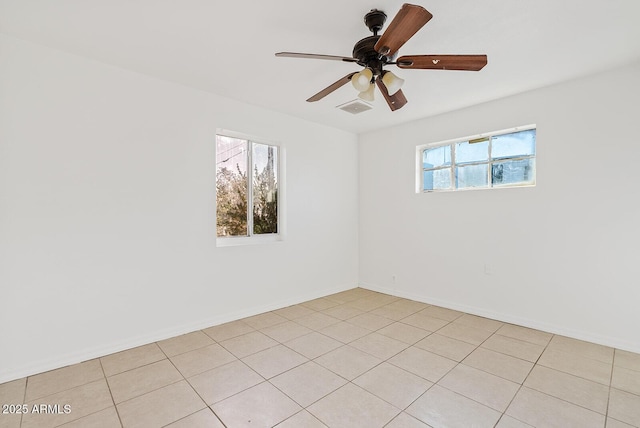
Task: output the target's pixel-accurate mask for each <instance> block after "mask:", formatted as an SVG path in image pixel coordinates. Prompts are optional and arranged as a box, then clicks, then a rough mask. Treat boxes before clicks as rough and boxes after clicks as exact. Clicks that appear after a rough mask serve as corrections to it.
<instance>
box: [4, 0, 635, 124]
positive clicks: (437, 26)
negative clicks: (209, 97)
mask: <svg viewBox="0 0 640 428" xmlns="http://www.w3.org/2000/svg"><path fill="white" fill-rule="evenodd" d="M402 3H403V2H402V1H397V0H348V1H345V0H324V1H322V2H316V1H313V2H312V1H304V0H273V1H262V2H261V1H251V2H245V1H222V0H208V1H205V0H180V1H177V0H101V1H100V0H0V32H3V33H5V34H9V35H12V36H15V37H19V38H22V39H26V40H29V41H33V42H36V43H40V44H43V45H46V46H50V47H53V48H56V49H60V50H62V51H66V52H70V53H74V54H78V55H83V56H86V57H89V58H92V59H95V60H98V61H102V62H104V63H108V64H113V65H116V66H119V67H123V68H126V69H130V70H133V71H137V72H140V73H144V74H147V75H150V76H155V77H158V78H161V79H165V80H169V81H173V82H177V83H181V84H184V85H187V86H190V87H193V88H198V89H202V90H205V91H209V92H213V93H216V94H220V95H223V96H227V97H231V98H235V99H237V100H240V101H244V102H247V103H250V104H254V105H258V106H262V107H266V108H269V109H272V110H276V111H281V112H284V113H287V114H290V115H293V116H297V117H300V118H304V119H307V120H310V121H314V122H318V123H323V124H326V125H330V126H333V127H336V128H341V129H344V130H347V131H352V132H366V131H370V130H374V129H377V128H381V127H385V126H390V125H394V124H398V123H402V122H406V121H409V120H413V119H417V118H421V117H425V116H430V115H434V114H438V113H442V112H445V111H450V110H455V109H458V108H462V107H465V106H469V105H473V104H477V103H480V102H484V101H488V100H491V99H496V98H500V97H504V96H507V95H511V94H515V93H519V92H523V91H527V90H530V89H534V88H538V87H542V86H546V85H550V84H553V83H556V82H561V81H564V80H568V79H571V78H574V77H578V76H583V75H587V74H591V73H594V72H598V71H601V70H605V69H609V68H613V67H615V66H618V65H621V64H625V63H629V62H632V61H636V60H638V59H640V25H638V23H637V20H638V17H639V16H640V1H638V0H609V1H607V2H602V1H597V2H596V1H589V0H561V1H558V0H483V1H477V0H456V1H452V0H419V1H418V0H416V1H415V3H417V4H420V5H422V6H424V7H425V8H426V9H427V10H429V11H430V12H431V13H432V14H433V16H434V17H433V19H432V20H431V21H430V22H429V23H427V25H426V26H425V27H423V28H422V30H420V31H419V32H418V33H417V34H416V35H415V36H414V37H413V38H412V39H411V40H409V42H407V43H406V44H405V45H404V46H403V47H402V49H401V50H400V52H399V53H400V55H410V54H487V55H488V58H489V63H488V65H487V66H486V67H485V68H484V69H483V70H482V71H480V72H460V71H436V70H400V69H396V68H395V67H394V66H390V68H389V69H391V70H393V71H394V72H395V73H396V74H397V75H399V76H400V77H403V78H404V79H405V80H406V83H405V86H404V87H403V91H404V93H405V95H406V97H407V99H408V100H409V103H408V104H407V105H406V106H405V107H404V108H402V109H401V110H398V111H396V112H391V111H390V110H389V109H388V107H387V106H386V103H385V102H384V100H383V99H382V97H381V96H380V94H379V93H377V94H376V95H377V99H376V101H375V103H374V104H375V108H374V109H373V110H369V111H367V112H364V113H361V114H359V115H356V116H354V115H351V114H349V113H346V112H344V111H341V110H338V109H336V108H335V106H337V105H339V104H342V103H345V102H347V101H351V100H353V99H355V98H356V96H357V93H356V91H355V89H353V88H352V87H351V86H350V85H346V86H344V87H342V88H341V89H339V90H337V91H336V92H334V93H333V94H331V95H329V96H327V97H326V98H324V99H323V100H321V101H319V102H316V103H307V102H305V100H306V99H307V98H308V97H310V96H311V95H313V94H315V93H316V92H318V91H320V90H321V89H323V88H324V87H326V86H328V85H329V84H331V83H333V82H334V81H336V80H338V79H339V78H340V77H343V76H344V75H346V74H348V73H349V72H352V71H357V70H358V69H359V68H360V67H359V66H357V65H356V64H351V63H343V62H334V61H321V60H307V59H291V58H276V57H275V56H274V53H275V52H279V51H294V52H309V53H321V54H330V55H343V56H351V51H352V49H353V45H354V44H355V42H357V41H358V40H359V39H361V38H363V37H366V36H369V35H371V33H370V32H369V30H368V29H367V28H366V27H365V25H364V22H363V17H364V15H365V13H366V12H368V11H369V10H370V9H372V8H377V9H381V10H384V11H385V12H386V13H387V15H388V19H387V24H388V23H389V22H390V21H391V19H392V18H393V16H394V15H395V14H396V12H397V11H398V10H399V9H400V6H401V5H402ZM383 31H384V30H383Z"/></svg>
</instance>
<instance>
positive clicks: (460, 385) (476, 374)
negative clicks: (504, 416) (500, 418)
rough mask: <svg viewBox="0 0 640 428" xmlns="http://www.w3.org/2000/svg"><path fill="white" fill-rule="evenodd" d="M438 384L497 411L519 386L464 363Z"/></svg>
mask: <svg viewBox="0 0 640 428" xmlns="http://www.w3.org/2000/svg"><path fill="white" fill-rule="evenodd" d="M438 385H440V386H444V387H445V388H447V389H450V390H452V391H454V392H457V393H458V394H461V395H464V396H465V397H467V398H471V399H472V400H475V401H477V402H479V403H481V404H484V405H485V406H488V407H491V408H492V409H495V410H498V411H499V412H504V411H505V409H506V408H507V406H508V405H509V403H510V402H511V400H512V399H513V397H514V396H515V395H516V392H518V389H519V388H520V384H518V383H515V382H511V381H509V380H506V379H503V378H501V377H498V376H495V375H492V374H490V373H487V372H483V371H482V370H478V369H474V368H473V367H469V366H465V365H464V364H458V365H457V366H456V367H454V368H453V370H451V371H450V372H449V373H447V374H446V375H445V376H444V377H443V378H442V379H441V380H440V381H439V382H438Z"/></svg>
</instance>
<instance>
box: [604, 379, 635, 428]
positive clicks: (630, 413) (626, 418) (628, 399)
mask: <svg viewBox="0 0 640 428" xmlns="http://www.w3.org/2000/svg"><path fill="white" fill-rule="evenodd" d="M608 416H609V417H611V418H613V419H616V420H618V421H621V422H625V423H627V424H630V425H633V426H635V427H640V395H635V394H630V393H628V392H625V391H620V390H618V389H615V388H611V395H610V397H609V413H608Z"/></svg>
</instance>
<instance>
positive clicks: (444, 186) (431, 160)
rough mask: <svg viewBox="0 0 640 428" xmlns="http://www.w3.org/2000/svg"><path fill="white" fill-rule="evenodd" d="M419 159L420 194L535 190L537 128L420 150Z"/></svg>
mask: <svg viewBox="0 0 640 428" xmlns="http://www.w3.org/2000/svg"><path fill="white" fill-rule="evenodd" d="M418 159H419V168H418V178H417V180H416V181H417V183H418V189H417V190H418V191H419V192H436V191H452V190H469V189H488V188H496V187H515V186H534V185H535V168H536V128H535V126H533V125H531V126H527V127H521V128H513V129H510V130H505V131H498V132H494V133H489V134H483V135H480V136H476V137H469V138H461V139H458V140H451V141H447V142H442V143H435V144H429V145H425V146H420V147H418Z"/></svg>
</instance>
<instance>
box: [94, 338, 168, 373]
mask: <svg viewBox="0 0 640 428" xmlns="http://www.w3.org/2000/svg"><path fill="white" fill-rule="evenodd" d="M165 358H167V357H166V355H164V352H162V351H161V350H160V348H159V347H158V345H156V344H155V343H150V344H148V345H143V346H138V347H137V348H132V349H127V350H126V351H122V352H117V353H115V354H111V355H107V356H106V357H102V358H100V362H101V363H102V368H103V369H104V374H105V375H106V376H113V375H115V374H118V373H122V372H126V371H127V370H131V369H135V368H138V367H141V366H145V365H147V364H151V363H155V362H156V361H160V360H164V359H165Z"/></svg>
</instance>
